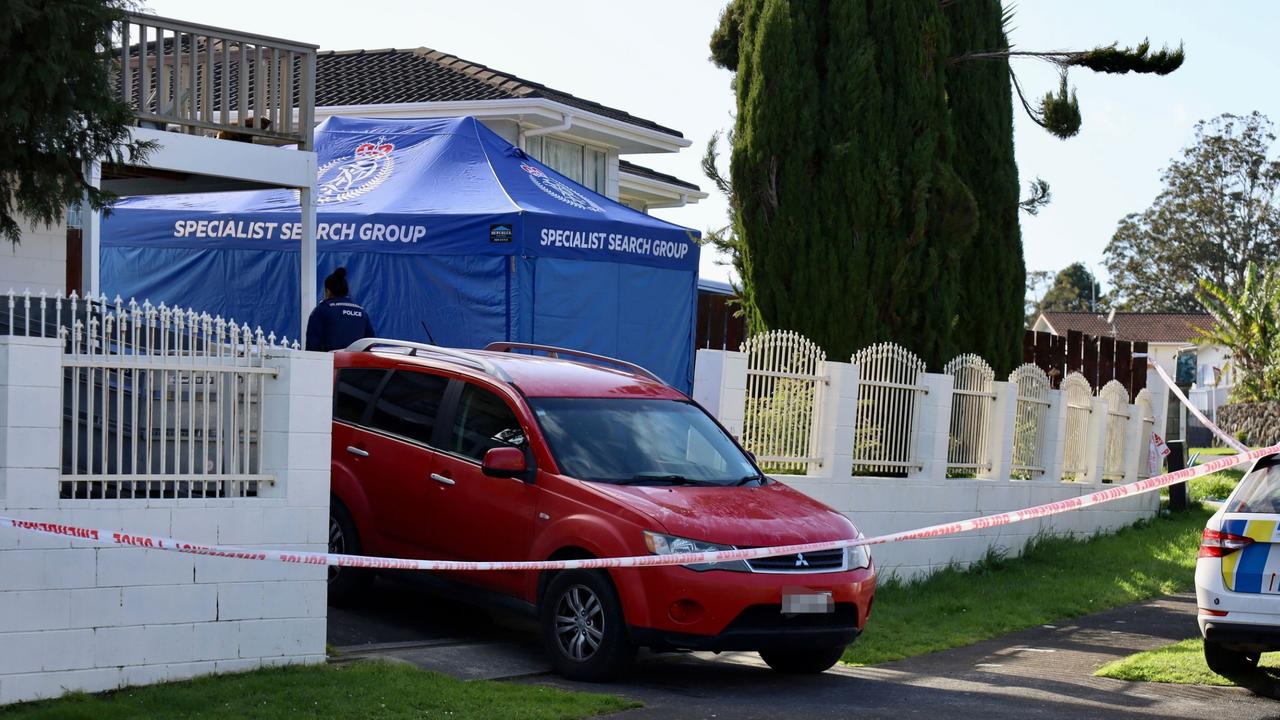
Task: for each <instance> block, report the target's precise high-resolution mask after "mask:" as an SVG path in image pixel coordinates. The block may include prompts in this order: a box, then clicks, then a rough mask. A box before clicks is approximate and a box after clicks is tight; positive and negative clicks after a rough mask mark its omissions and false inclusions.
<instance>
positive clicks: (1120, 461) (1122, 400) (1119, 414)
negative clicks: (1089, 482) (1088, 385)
mask: <svg viewBox="0 0 1280 720" xmlns="http://www.w3.org/2000/svg"><path fill="white" fill-rule="evenodd" d="M1098 397H1099V398H1100V399H1101V400H1102V401H1103V402H1105V403H1106V405H1107V435H1106V445H1105V447H1104V449H1103V455H1102V482H1118V481H1120V480H1123V479H1124V466H1125V458H1126V457H1127V456H1126V454H1125V445H1126V437H1127V435H1128V433H1129V417H1130V415H1129V391H1128V390H1127V389H1125V386H1124V385H1122V384H1120V382H1119V381H1117V380H1111V381H1108V382H1107V384H1106V385H1104V386H1102V390H1100V391H1098Z"/></svg>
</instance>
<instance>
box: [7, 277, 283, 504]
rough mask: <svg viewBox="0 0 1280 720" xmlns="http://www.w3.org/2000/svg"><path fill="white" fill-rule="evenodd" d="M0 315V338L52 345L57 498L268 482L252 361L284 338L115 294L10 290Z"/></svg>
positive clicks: (193, 491)
mask: <svg viewBox="0 0 1280 720" xmlns="http://www.w3.org/2000/svg"><path fill="white" fill-rule="evenodd" d="M7 310H8V313H7V316H4V315H0V322H2V323H3V324H0V333H4V334H8V335H25V336H30V337H46V338H57V339H58V340H59V341H60V343H61V345H62V348H63V352H62V356H61V357H62V367H63V390H62V419H63V420H62V446H63V447H62V476H61V489H60V492H61V496H62V497H64V498H88V499H109V498H159V497H168V498H190V497H244V496H250V495H256V494H257V493H258V490H259V488H260V487H261V486H262V484H264V483H268V484H269V483H272V482H273V481H274V478H273V476H272V475H271V474H269V473H265V472H263V470H262V454H263V450H264V447H263V445H264V443H263V436H262V432H261V429H262V427H263V402H262V396H263V390H264V384H265V383H266V382H267V380H268V378H270V377H273V376H274V375H275V374H276V372H277V370H276V369H275V368H271V367H265V366H264V364H263V359H264V357H265V355H266V353H267V351H268V350H270V349H272V348H277V349H287V348H289V347H290V343H289V340H288V338H282V339H280V340H279V341H277V339H276V337H275V335H274V333H273V334H269V335H265V336H264V335H263V333H262V330H261V329H260V328H259V329H257V330H254V329H252V328H250V327H249V326H248V325H246V324H239V323H236V321H235V320H226V319H223V318H221V317H216V316H212V315H209V314H208V313H197V312H195V311H194V310H191V309H184V308H172V307H168V306H166V305H165V304H163V303H161V304H160V305H152V304H151V303H149V302H143V303H142V304H138V303H137V302H136V301H134V300H130V301H129V302H128V303H125V302H124V301H123V299H121V298H119V297H117V298H116V299H115V300H114V301H109V300H108V299H107V298H106V297H105V296H100V297H92V296H90V297H86V298H80V297H78V296H77V295H76V294H75V293H72V294H71V295H70V296H69V297H65V298H64V297H62V296H61V295H55V296H53V297H49V296H47V295H45V294H44V293H41V295H40V296H38V297H33V296H31V295H30V293H24V294H22V295H21V296H19V295H16V294H14V293H13V292H12V291H11V292H10V293H9V295H8V302H7ZM292 347H293V349H297V348H298V344H297V342H296V341H295V342H294V343H293V344H292Z"/></svg>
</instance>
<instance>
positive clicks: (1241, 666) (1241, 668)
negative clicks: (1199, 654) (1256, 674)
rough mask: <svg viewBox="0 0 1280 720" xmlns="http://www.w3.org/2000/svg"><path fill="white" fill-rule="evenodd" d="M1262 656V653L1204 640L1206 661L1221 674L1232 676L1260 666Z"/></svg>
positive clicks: (1210, 667)
mask: <svg viewBox="0 0 1280 720" xmlns="http://www.w3.org/2000/svg"><path fill="white" fill-rule="evenodd" d="M1261 657H1262V654H1261V653H1257V652H1254V653H1248V652H1244V651H1241V650H1232V649H1230V648H1228V647H1224V646H1222V645H1219V644H1218V643H1216V642H1213V641H1211V640H1205V641H1204V662H1205V664H1206V665H1208V666H1209V669H1210V670H1212V671H1214V672H1216V673H1218V674H1219V675H1224V676H1227V677H1230V676H1232V675H1239V674H1240V673H1247V672H1249V671H1251V670H1253V669H1254V668H1256V667H1258V660H1259V659H1260V658H1261Z"/></svg>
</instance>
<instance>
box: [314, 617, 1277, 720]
mask: <svg viewBox="0 0 1280 720" xmlns="http://www.w3.org/2000/svg"><path fill="white" fill-rule="evenodd" d="M396 603H398V604H395V603H393V607H396V608H398V610H397V611H398V612H405V611H406V610H407V611H408V612H409V616H408V617H409V618H411V619H413V623H416V624H411V627H410V631H411V632H412V633H417V635H416V636H414V637H409V638H408V639H406V640H403V641H402V642H401V643H399V644H395V643H393V644H387V643H388V640H387V638H386V637H382V636H380V637H379V638H378V639H377V640H371V641H370V642H371V643H374V644H365V645H364V646H363V650H362V651H358V650H357V648H354V647H348V648H345V649H344V654H346V655H347V656H348V657H352V656H355V655H360V656H379V657H387V658H390V659H394V660H400V661H405V662H412V663H413V664H415V665H418V666H420V667H424V668H428V669H432V670H440V671H443V672H451V673H453V674H456V675H459V676H461V677H467V678H476V677H485V678H504V677H505V678H510V679H517V680H519V681H522V682H537V683H543V684H550V685H556V686H559V687H565V688H573V689H581V690H592V691H597V692H598V691H606V692H613V693H617V694H619V695H624V696H626V697H630V698H634V699H636V700H640V701H642V702H644V703H645V707H644V708H642V709H639V710H635V711H630V712H627V713H623V714H621V715H618V716H614V717H618V718H622V719H623V720H631V719H632V718H636V719H637V720H638V719H640V718H735V719H744V720H745V719H751V718H778V717H786V718H804V719H806V720H809V719H815V718H833V719H834V718H841V719H842V720H843V719H846V718H849V717H858V718H895V720H896V719H899V718H910V717H928V718H958V719H964V718H974V719H975V720H979V719H980V720H995V719H998V718H1020V719H1021V718H1072V719H1073V720H1074V719H1075V718H1095V717H1097V718H1156V717H1159V718H1189V719H1194V720H1219V719H1221V720H1255V719H1258V720H1260V719H1262V718H1280V703H1278V702H1276V701H1274V700H1269V699H1266V698H1264V697H1260V696H1258V695H1255V694H1253V693H1251V692H1249V691H1247V690H1243V689H1240V688H1209V687H1196V686H1183V685H1163V684H1154V683H1127V682H1122V681H1118V680H1109V679H1106V678H1095V677H1093V672H1094V670H1096V669H1097V668H1099V667H1101V666H1102V665H1104V664H1105V663H1107V662H1110V661H1111V660H1114V659H1117V658H1120V657H1124V656H1126V655H1129V654H1132V653H1134V652H1138V651H1140V650H1148V649H1151V648H1155V647H1159V646H1161V645H1165V644H1167V643H1169V642H1172V641H1175V640H1182V639H1185V638H1188V637H1192V636H1193V635H1194V634H1195V603H1194V599H1193V598H1192V597H1191V596H1189V595H1181V596H1174V597H1171V598H1166V599H1162V600H1156V601H1153V602H1149V603H1144V604H1141V605H1135V606H1130V607H1126V608H1121V609H1118V610H1112V611H1108V612H1103V613H1098V614H1096V615H1091V616H1088V617H1085V618H1079V619H1076V620H1073V621H1070V622H1068V623H1062V624H1060V625H1058V626H1044V627H1038V628H1033V629H1030V630H1025V631H1022V632H1018V633H1013V634H1011V635H1005V636H1003V637H1000V638H996V639H994V640H988V641H985V642H982V643H978V644H976V645H972V646H969V647H966V648H959V649H956V650H950V651H946V652H942V653H935V654H933V655H926V656H922V657H918V658H913V659H909V660H903V661H899V662H895V663H888V664H885V665H880V666H876V667H868V668H848V667H838V668H836V669H833V670H831V671H828V672H826V673H824V674H822V675H819V676H808V677H786V676H781V675H778V674H776V673H774V672H772V671H770V670H769V669H767V668H766V667H764V665H763V664H762V663H761V662H760V660H759V658H758V656H756V655H755V654H754V653H726V654H724V655H720V656H714V655H711V654H709V653H692V654H683V655H656V656H655V655H647V656H642V657H641V658H640V660H639V662H637V664H636V667H635V670H634V671H633V673H632V674H631V677H630V679H629V680H628V681H627V682H624V683H618V684H613V685H607V686H599V685H585V684H580V683H571V682H568V681H565V680H562V679H560V678H558V677H555V676H553V675H550V674H546V673H545V670H546V667H545V662H544V661H542V660H541V658H540V656H539V655H538V651H537V647H536V645H535V644H534V642H533V640H534V638H533V634H532V631H531V630H530V629H529V628H528V627H523V628H521V627H519V626H518V625H517V626H512V627H499V626H495V625H494V624H493V623H488V622H482V623H480V624H479V625H478V626H471V627H469V628H468V627H462V626H457V625H453V624H452V623H446V622H445V621H444V618H446V617H448V613H447V612H435V613H432V612H423V611H422V610H424V609H425V610H430V609H432V608H436V609H439V608H438V607H437V606H433V605H426V606H425V607H424V605H423V603H422V602H421V601H415V600H413V596H412V595H406V596H401V598H400V600H398V601H396ZM412 608H418V609H417V610H413V609H412ZM383 609H384V610H385V609H386V608H383ZM377 612H378V611H377V610H366V611H364V612H363V613H354V614H351V613H347V612H346V611H342V612H341V613H338V614H336V615H335V616H331V619H330V635H331V639H330V642H331V643H334V638H333V636H334V633H335V625H336V626H338V627H337V630H338V631H339V632H340V633H341V632H349V631H350V630H351V628H350V626H351V625H352V623H353V622H354V623H355V624H356V625H360V624H361V623H370V622H374V621H373V620H371V619H370V618H369V617H367V616H368V615H369V614H377ZM344 615H345V619H344ZM353 618H354V620H353ZM423 618H434V619H435V622H436V625H434V626H432V627H433V628H434V629H430V628H429V629H428V630H424V629H423V623H424V622H425V621H424V620H423ZM403 620H404V618H403V617H401V618H400V620H397V619H396V617H395V616H391V615H382V616H381V619H378V620H376V622H377V623H383V624H384V628H383V629H384V631H385V630H388V629H391V630H394V628H395V626H396V623H397V622H400V621H403ZM872 623H873V630H872V631H874V617H873V619H872ZM427 624H428V625H430V623H427ZM344 626H346V629H345V630H344V629H343V628H344ZM431 632H434V633H435V635H434V636H430V637H428V635H430V633H431ZM335 644H336V643H335Z"/></svg>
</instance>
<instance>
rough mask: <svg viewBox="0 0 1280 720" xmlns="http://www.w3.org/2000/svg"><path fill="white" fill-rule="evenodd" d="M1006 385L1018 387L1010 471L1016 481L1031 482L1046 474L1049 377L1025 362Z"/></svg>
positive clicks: (1011, 375) (1012, 374)
mask: <svg viewBox="0 0 1280 720" xmlns="http://www.w3.org/2000/svg"><path fill="white" fill-rule="evenodd" d="M1009 382H1011V383H1013V384H1014V386H1015V387H1016V388H1017V404H1016V407H1015V408H1014V421H1013V450H1012V458H1011V461H1010V471H1011V474H1012V476H1013V477H1015V478H1019V479H1023V480H1030V479H1032V478H1037V477H1040V476H1042V475H1044V473H1045V459H1044V449H1045V424H1046V423H1045V419H1046V417H1047V415H1048V413H1049V406H1050V405H1051V404H1052V403H1051V402H1050V400H1049V391H1050V387H1049V376H1048V375H1045V373H1044V370H1041V369H1040V368H1038V367H1036V366H1035V365H1032V364H1031V363H1027V364H1025V365H1022V366H1020V367H1018V368H1017V369H1015V370H1014V371H1013V372H1012V373H1010V375H1009Z"/></svg>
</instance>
